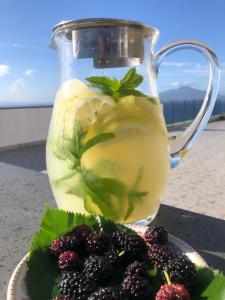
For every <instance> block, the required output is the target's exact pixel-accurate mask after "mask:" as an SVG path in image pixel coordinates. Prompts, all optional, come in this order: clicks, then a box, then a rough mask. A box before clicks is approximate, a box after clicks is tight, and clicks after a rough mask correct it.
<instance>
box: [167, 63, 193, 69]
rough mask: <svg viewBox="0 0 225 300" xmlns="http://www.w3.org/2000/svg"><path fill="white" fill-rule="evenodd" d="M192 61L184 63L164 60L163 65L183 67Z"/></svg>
mask: <svg viewBox="0 0 225 300" xmlns="http://www.w3.org/2000/svg"><path fill="white" fill-rule="evenodd" d="M189 65H191V63H188V62H187V63H183V62H163V63H162V66H164V67H177V68H182V67H185V66H189Z"/></svg>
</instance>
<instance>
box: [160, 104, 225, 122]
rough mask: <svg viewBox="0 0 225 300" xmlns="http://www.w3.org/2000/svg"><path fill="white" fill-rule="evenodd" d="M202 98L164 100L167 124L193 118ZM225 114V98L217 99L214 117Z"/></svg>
mask: <svg viewBox="0 0 225 300" xmlns="http://www.w3.org/2000/svg"><path fill="white" fill-rule="evenodd" d="M202 102H203V101H202V100H176V101H175V100H171V101H170V100H166V101H162V104H163V111H164V117H165V121H166V123H167V125H172V126H173V125H178V124H179V123H181V124H182V123H184V122H187V121H191V120H193V119H194V118H195V117H196V116H197V114H198V112H199V110H200V108H201V106H202ZM222 115H224V116H225V100H224V99H217V101H216V103H215V106H214V109H213V112H212V117H215V116H218V117H219V116H222Z"/></svg>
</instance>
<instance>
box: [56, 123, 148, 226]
mask: <svg viewBox="0 0 225 300" xmlns="http://www.w3.org/2000/svg"><path fill="white" fill-rule="evenodd" d="M85 136H86V131H84V130H83V129H82V128H81V126H80V122H79V121H78V120H76V121H75V125H74V131H73V136H72V138H71V139H69V138H57V139H53V140H52V141H51V145H52V151H53V153H54V155H55V156H56V157H57V158H58V159H59V160H63V161H66V162H67V165H68V167H69V168H70V169H71V172H70V173H69V174H66V175H65V176H64V177H62V178H59V179H58V180H56V181H54V182H53V183H52V184H53V185H54V186H55V187H56V188H57V186H58V185H60V184H61V183H62V182H63V181H65V180H69V179H70V178H72V177H73V176H76V175H78V176H77V180H76V185H75V186H73V188H70V189H69V190H67V191H66V193H67V194H71V195H76V196H78V197H80V198H82V199H83V201H84V207H85V209H86V211H88V212H89V213H90V214H93V215H96V214H101V215H104V216H105V217H106V218H109V219H111V220H113V221H117V220H120V219H121V218H123V217H124V212H123V210H122V209H121V207H122V205H121V203H122V202H123V201H124V200H125V197H128V209H127V212H126V216H125V220H127V219H128V218H129V217H130V215H131V214H132V213H133V211H134V208H135V203H137V202H138V201H142V199H143V197H144V196H146V195H147V194H148V192H145V191H138V190H137V187H138V184H139V182H140V179H141V178H140V175H139V174H138V178H137V179H136V180H135V184H134V186H133V187H132V189H131V190H130V191H129V189H128V187H127V186H126V185H125V184H124V183H123V182H121V181H119V180H117V179H114V178H107V177H106V178H102V177H99V176H97V175H96V174H94V172H93V171H91V170H87V169H85V168H84V166H82V165H81V158H82V155H83V154H84V153H85V152H86V151H88V150H89V149H91V148H92V147H94V146H96V145H97V144H100V143H104V142H107V141H110V140H111V139H113V138H114V137H115V133H113V132H105V133H101V134H98V135H96V136H94V137H93V138H91V139H89V140H87V141H86V140H85ZM125 201H126V200H125Z"/></svg>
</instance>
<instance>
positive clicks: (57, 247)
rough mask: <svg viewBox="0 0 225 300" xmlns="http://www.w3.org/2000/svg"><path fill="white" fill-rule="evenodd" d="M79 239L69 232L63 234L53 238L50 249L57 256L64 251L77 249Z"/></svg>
mask: <svg viewBox="0 0 225 300" xmlns="http://www.w3.org/2000/svg"><path fill="white" fill-rule="evenodd" d="M79 248H80V240H79V239H77V238H76V237H75V236H72V235H70V234H68V235H65V236H60V237H59V238H58V239H56V240H54V241H53V242H52V244H51V246H50V251H51V253H52V254H54V255H55V256H59V255H60V254H61V253H63V252H65V251H73V250H75V251H76V250H79Z"/></svg>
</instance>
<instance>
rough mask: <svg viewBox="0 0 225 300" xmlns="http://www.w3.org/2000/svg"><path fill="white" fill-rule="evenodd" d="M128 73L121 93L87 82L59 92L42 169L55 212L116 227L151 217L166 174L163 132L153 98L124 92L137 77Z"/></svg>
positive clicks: (99, 81)
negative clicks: (102, 219)
mask: <svg viewBox="0 0 225 300" xmlns="http://www.w3.org/2000/svg"><path fill="white" fill-rule="evenodd" d="M129 72H130V73H129ZM129 72H128V73H127V74H126V76H127V77H126V76H125V77H124V79H123V80H121V81H120V82H121V84H122V83H123V86H122V85H121V86H122V87H120V88H119V83H118V82H119V81H118V80H117V79H111V81H110V79H107V80H106V79H105V77H99V78H98V77H93V78H94V79H93V80H91V79H87V81H88V82H89V85H87V84H85V83H84V82H81V81H79V80H78V79H74V80H71V81H68V82H66V83H65V84H64V85H63V87H62V88H61V89H60V90H59V91H58V93H57V96H56V103H55V106H54V111H53V117H52V121H51V125H50V130H49V137H48V142H47V169H48V175H49V178H50V182H51V186H52V189H53V193H54V196H55V199H56V201H57V205H58V207H59V208H60V209H63V210H67V211H73V212H79V213H85V214H94V215H104V217H106V218H108V219H111V220H114V221H117V222H121V223H130V222H133V221H137V220H141V219H144V218H146V217H148V216H151V215H154V213H155V212H156V211H157V209H158V206H159V203H160V198H161V196H162V193H163V191H164V188H165V185H166V181H167V177H168V173H169V151H168V150H169V149H168V137H167V130H166V126H165V121H164V117H163V112H162V106H161V105H160V102H159V100H158V99H156V98H153V97H147V96H145V95H143V94H142V93H141V92H139V91H137V90H135V89H133V90H131V89H127V90H126V89H125V83H124V82H125V79H126V80H127V81H126V84H127V86H128V84H129V82H131V79H134V78H135V77H134V76H136V78H138V77H137V76H140V75H138V74H137V73H136V71H135V70H134V69H131V70H130V71H129ZM132 76H133V77H132ZM129 80H130V81H129ZM90 83H91V84H90ZM103 83H104V84H103ZM106 83H107V85H106ZM90 85H91V87H90ZM116 85H117V87H116ZM96 88H98V89H96ZM127 91H129V92H127ZM129 93H130V94H129Z"/></svg>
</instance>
